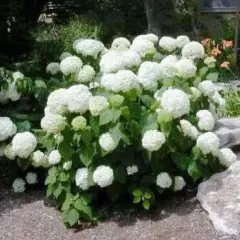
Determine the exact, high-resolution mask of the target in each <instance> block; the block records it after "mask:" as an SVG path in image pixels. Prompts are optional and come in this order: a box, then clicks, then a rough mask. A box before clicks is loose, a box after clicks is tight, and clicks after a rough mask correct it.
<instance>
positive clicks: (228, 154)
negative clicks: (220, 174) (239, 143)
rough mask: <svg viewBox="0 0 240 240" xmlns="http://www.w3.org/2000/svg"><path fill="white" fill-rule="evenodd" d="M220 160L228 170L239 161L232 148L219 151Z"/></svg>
mask: <svg viewBox="0 0 240 240" xmlns="http://www.w3.org/2000/svg"><path fill="white" fill-rule="evenodd" d="M218 159H219V162H220V163H221V164H222V165H223V166H225V167H227V168H228V167H230V166H231V165H232V164H233V163H234V162H236V161H237V156H236V154H235V153H234V152H233V151H232V150H231V149H230V148H222V149H220V150H219V153H218Z"/></svg>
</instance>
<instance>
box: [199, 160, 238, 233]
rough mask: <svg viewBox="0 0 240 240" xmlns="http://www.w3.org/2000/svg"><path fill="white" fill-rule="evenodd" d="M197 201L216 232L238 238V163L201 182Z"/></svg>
mask: <svg viewBox="0 0 240 240" xmlns="http://www.w3.org/2000/svg"><path fill="white" fill-rule="evenodd" d="M197 199H198V200H199V201H200V203H201V205H202V207H203V208H204V209H205V210H206V211H207V212H208V214H209V218H210V220H211V221H212V223H213V225H214V227H215V229H216V230H217V231H219V232H221V233H224V234H230V235H239V236H240V161H237V162H235V163H234V164H233V165H232V166H231V167H230V168H229V169H228V170H226V171H224V172H221V173H217V174H214V175H213V176H212V177H211V178H210V179H209V180H206V181H205V182H202V183H201V184H200V185H199V187H198V193H197Z"/></svg>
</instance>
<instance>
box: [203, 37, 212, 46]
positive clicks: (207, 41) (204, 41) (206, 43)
mask: <svg viewBox="0 0 240 240" xmlns="http://www.w3.org/2000/svg"><path fill="white" fill-rule="evenodd" d="M210 42H211V38H205V39H203V40H202V41H201V43H202V45H203V46H207V45H208V44H210Z"/></svg>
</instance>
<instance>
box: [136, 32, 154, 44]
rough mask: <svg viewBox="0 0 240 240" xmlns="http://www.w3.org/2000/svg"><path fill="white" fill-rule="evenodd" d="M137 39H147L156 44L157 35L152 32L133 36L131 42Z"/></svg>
mask: <svg viewBox="0 0 240 240" xmlns="http://www.w3.org/2000/svg"><path fill="white" fill-rule="evenodd" d="M138 40H147V41H150V42H152V43H154V44H156V43H157V42H158V36H157V35H155V34H153V33H148V34H144V35H138V36H137V37H135V38H134V40H133V42H134V41H138Z"/></svg>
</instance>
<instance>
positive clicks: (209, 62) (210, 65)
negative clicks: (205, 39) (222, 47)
mask: <svg viewBox="0 0 240 240" xmlns="http://www.w3.org/2000/svg"><path fill="white" fill-rule="evenodd" d="M216 62H217V60H216V58H214V57H206V58H205V59H204V64H206V65H207V66H208V68H214V67H215V63H216Z"/></svg>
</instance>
